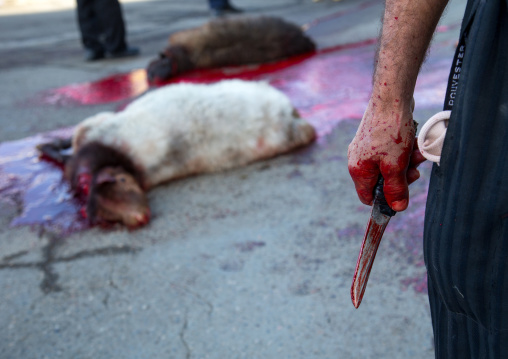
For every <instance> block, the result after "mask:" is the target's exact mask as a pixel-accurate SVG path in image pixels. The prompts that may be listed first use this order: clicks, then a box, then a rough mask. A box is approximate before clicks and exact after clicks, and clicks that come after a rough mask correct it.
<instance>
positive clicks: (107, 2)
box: [95, 0, 127, 53]
mask: <svg viewBox="0 0 508 359" xmlns="http://www.w3.org/2000/svg"><path fill="white" fill-rule="evenodd" d="M95 12H96V14H97V17H98V19H99V22H100V23H101V24H102V29H103V33H102V36H103V42H104V47H105V49H106V51H108V52H110V53H114V52H119V51H123V50H125V48H126V47H127V45H126V43H125V24H124V21H123V16H122V9H121V7H120V4H119V3H118V0H97V1H95Z"/></svg>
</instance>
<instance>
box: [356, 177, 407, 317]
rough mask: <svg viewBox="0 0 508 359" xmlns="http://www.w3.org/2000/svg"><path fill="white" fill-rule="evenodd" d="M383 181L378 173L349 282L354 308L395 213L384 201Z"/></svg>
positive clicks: (359, 301) (358, 304) (361, 296)
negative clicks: (354, 267) (387, 226)
mask: <svg viewBox="0 0 508 359" xmlns="http://www.w3.org/2000/svg"><path fill="white" fill-rule="evenodd" d="M383 183H384V179H383V177H382V176H381V175H380V176H379V178H378V181H377V183H376V186H375V187H374V204H373V205H372V212H371V213H370V219H369V223H368V224H367V229H366V231H365V237H364V238H363V242H362V247H361V248H360V254H359V255H358V261H357V262H356V269H355V274H354V276H353V283H352V284H351V300H352V301H353V305H354V306H355V308H358V307H359V306H360V303H361V302H362V298H363V294H364V293H365V288H366V287H367V281H368V280H369V275H370V271H371V269H372V265H373V264H374V258H375V257H376V252H377V249H378V247H379V243H381V237H383V233H384V231H385V228H386V225H387V224H388V222H389V221H390V218H392V217H393V216H394V215H395V213H397V212H395V211H394V210H393V209H391V208H390V206H388V203H387V202H386V198H385V195H384V192H383Z"/></svg>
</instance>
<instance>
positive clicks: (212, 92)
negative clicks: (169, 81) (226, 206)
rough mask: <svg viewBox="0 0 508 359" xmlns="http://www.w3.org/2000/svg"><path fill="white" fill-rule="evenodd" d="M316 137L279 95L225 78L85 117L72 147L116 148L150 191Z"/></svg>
mask: <svg viewBox="0 0 508 359" xmlns="http://www.w3.org/2000/svg"><path fill="white" fill-rule="evenodd" d="M315 137H316V134H315V130H314V128H313V127H312V126H311V125H310V124H309V123H307V122H306V121H305V120H303V119H302V118H300V117H299V115H298V112H297V111H296V110H295V109H294V107H293V106H292V104H291V102H290V100H289V98H288V97H287V96H286V95H284V94H283V93H282V92H280V91H279V90H277V89H275V88H273V87H272V86H270V85H269V84H267V83H265V82H249V81H242V80H224V81H221V82H217V83H215V84H211V85H210V84H209V85H204V84H175V85H168V86H165V87H162V88H159V89H157V90H154V91H152V92H149V93H147V94H145V95H144V96H142V97H140V98H139V99H137V100H135V101H133V102H132V103H131V104H129V105H128V106H127V107H126V108H125V109H124V110H123V111H120V112H117V113H113V112H102V113H99V114H97V115H95V116H93V117H90V118H88V119H85V120H84V121H83V122H81V123H80V124H79V125H78V126H77V127H76V129H75V132H74V136H73V148H74V151H77V150H79V148H80V147H81V146H83V145H84V144H86V143H89V142H99V143H102V144H104V145H106V146H111V147H113V148H115V149H117V150H120V151H122V152H123V153H125V154H126V155H128V156H129V157H130V158H131V159H132V160H133V162H134V164H135V165H136V167H138V168H139V169H140V170H141V172H142V173H143V176H144V186H145V188H150V187H152V186H155V185H157V184H159V183H161V182H165V181H168V180H171V179H174V178H178V177H183V176H188V175H193V174H198V173H206V172H214V171H219V170H224V169H228V168H232V167H236V166H241V165H245V164H247V163H250V162H252V161H255V160H260V159H265V158H269V157H272V156H275V155H277V154H280V153H284V152H287V151H289V150H291V149H294V148H296V147H299V146H303V145H306V144H308V143H310V142H311V141H313V140H314V139H315Z"/></svg>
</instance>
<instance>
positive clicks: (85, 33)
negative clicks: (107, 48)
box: [77, 0, 103, 51]
mask: <svg viewBox="0 0 508 359" xmlns="http://www.w3.org/2000/svg"><path fill="white" fill-rule="evenodd" d="M94 3H95V0H77V9H78V11H77V18H78V25H79V30H80V32H81V42H82V43H83V46H84V47H85V48H87V49H90V50H94V51H103V46H102V44H101V42H100V40H99V38H100V34H101V32H102V27H101V24H100V22H99V19H98V17H97V15H96V12H95V9H94Z"/></svg>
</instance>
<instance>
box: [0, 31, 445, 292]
mask: <svg viewBox="0 0 508 359" xmlns="http://www.w3.org/2000/svg"><path fill="white" fill-rule="evenodd" d="M374 52H375V40H367V41H364V42H360V43H355V44H350V45H345V46H338V47H334V48H330V49H326V50H321V51H319V52H317V53H314V54H309V55H304V56H299V57H295V58H292V59H289V60H285V61H281V62H276V63H271V64H264V65H257V66H239V67H231V68H224V69H213V70H200V71H194V72H191V73H188V74H185V75H182V76H179V77H177V78H174V79H172V80H171V81H169V82H168V83H166V84H159V85H167V84H172V83H178V82H194V83H209V82H215V81H218V80H221V79H227V78H240V79H244V80H263V81H268V82H269V83H271V84H272V85H273V86H275V87H277V88H278V89H280V90H281V91H283V92H284V93H286V94H287V95H288V96H289V97H290V98H291V100H292V102H293V104H294V105H295V107H296V108H297V109H298V110H299V112H300V113H301V115H302V117H304V118H306V119H307V120H308V121H309V122H310V123H312V124H313V125H314V126H315V127H316V129H317V132H318V135H319V138H320V141H325V139H326V135H327V134H329V133H330V132H331V131H332V130H333V129H334V128H335V127H336V126H337V125H338V124H339V123H340V122H341V121H343V120H348V119H349V120H351V119H358V120H359V119H361V117H362V115H363V111H364V110H365V108H366V105H367V101H368V100H369V96H370V91H371V74H372V68H373V59H374ZM449 62H450V60H449V59H444V58H432V57H430V58H429V59H428V60H427V62H426V64H425V66H424V68H423V70H422V73H421V75H420V77H419V80H418V82H417V87H416V92H415V100H416V103H417V106H418V108H419V109H422V108H436V107H440V106H441V104H442V101H443V98H444V93H445V88H446V79H447V74H448V70H449ZM148 89H149V86H148V84H147V80H146V72H145V70H136V71H133V72H130V73H127V74H118V75H115V76H111V77H107V78H105V79H101V80H99V81H96V82H90V83H84V84H73V85H69V86H66V87H62V88H58V89H54V90H51V91H47V92H44V93H42V94H41V96H40V97H39V98H38V101H41V102H42V103H44V104H50V105H59V106H87V105H94V104H103V103H113V102H119V101H124V102H125V101H128V100H132V99H133V98H135V97H137V96H139V95H140V94H142V93H144V92H145V91H147V90H148ZM71 133H72V129H63V130H58V131H55V132H51V133H46V134H42V135H37V136H34V137H29V138H26V139H22V140H19V141H13V142H6V143H2V144H0V200H8V201H11V202H13V203H15V204H17V205H18V207H19V208H20V214H19V215H18V216H17V217H16V218H15V219H14V220H13V221H12V223H11V225H13V226H17V225H42V226H44V227H48V228H51V229H52V230H58V231H59V232H62V233H72V232H75V231H80V230H83V229H86V228H88V227H89V225H88V223H87V222H86V220H85V219H83V218H82V217H81V215H80V214H79V213H80V209H81V208H82V203H79V202H78V201H77V199H76V198H74V197H73V196H72V194H70V193H69V188H68V185H67V184H66V183H65V182H64V181H63V180H62V171H61V168H59V167H58V166H56V165H55V164H52V163H50V162H46V161H42V160H40V159H39V158H38V153H37V150H36V149H35V146H36V145H37V144H39V143H42V142H45V141H48V140H50V139H51V138H54V137H68V136H70V135H71ZM344 166H346V164H345V163H344ZM421 193H422V194H421V195H420V196H419V197H417V201H418V204H419V207H418V208H419V209H418V210H413V211H412V210H411V207H410V209H409V210H408V211H407V213H405V214H404V215H405V216H406V217H408V218H409V216H411V217H414V216H416V217H421V220H416V222H417V225H414V224H413V225H410V226H408V224H407V223H408V222H406V221H404V222H402V221H401V222H399V224H397V221H392V222H394V223H392V224H390V226H389V228H388V229H387V234H389V233H390V232H396V233H397V235H398V237H403V238H413V239H412V241H411V240H410V241H406V242H405V243H406V247H407V248H405V249H403V250H404V251H406V252H408V253H410V254H411V258H413V259H414V260H416V259H415V258H421V257H422V255H421V243H415V241H416V240H418V241H421V233H420V232H421V230H422V228H423V223H422V220H423V208H424V204H425V191H424V190H422V191H421ZM413 208H416V207H413ZM413 212H414V213H413ZM413 222H415V221H413ZM413 222H411V223H413ZM414 231H417V232H418V233H413V232H414ZM415 238H418V239H415ZM397 245H398V246H400V243H398V244H397ZM415 251H416V252H415ZM419 266H422V270H424V268H423V264H421V265H420V264H419ZM402 284H403V285H404V286H406V287H408V286H413V287H414V288H415V290H417V291H419V292H422V291H424V290H425V288H426V286H425V280H424V271H422V274H421V275H418V276H417V277H415V278H408V279H407V280H405V282H404V283H402Z"/></svg>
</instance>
